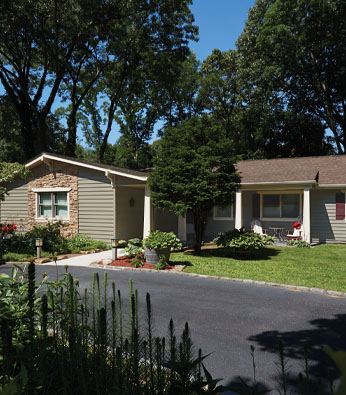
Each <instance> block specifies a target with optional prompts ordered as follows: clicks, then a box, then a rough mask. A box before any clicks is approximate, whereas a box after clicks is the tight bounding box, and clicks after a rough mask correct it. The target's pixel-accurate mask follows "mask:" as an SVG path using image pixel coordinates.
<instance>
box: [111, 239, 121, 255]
mask: <svg viewBox="0 0 346 395" xmlns="http://www.w3.org/2000/svg"><path fill="white" fill-rule="evenodd" d="M111 246H112V259H113V261H114V260H115V259H117V258H118V246H119V240H118V239H117V238H115V237H113V238H112V239H111Z"/></svg>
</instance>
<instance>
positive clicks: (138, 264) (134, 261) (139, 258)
mask: <svg viewBox="0 0 346 395" xmlns="http://www.w3.org/2000/svg"><path fill="white" fill-rule="evenodd" d="M142 258H143V256H142V254H141V255H136V256H135V257H134V258H133V259H132V260H131V263H132V266H133V267H135V268H138V267H142V266H143V265H144V263H143V260H142Z"/></svg>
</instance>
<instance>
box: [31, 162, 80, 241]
mask: <svg viewBox="0 0 346 395" xmlns="http://www.w3.org/2000/svg"><path fill="white" fill-rule="evenodd" d="M52 170H53V171H51V170H50V169H49V167H48V166H47V165H46V164H42V165H39V166H37V167H35V168H33V169H32V170H31V173H32V178H31V179H30V181H29V183H28V229H29V230H30V229H32V227H33V226H34V225H43V224H44V223H46V221H42V220H41V221H37V220H36V219H35V217H36V196H35V195H36V194H35V192H33V191H32V188H71V190H70V191H69V193H68V198H69V216H70V220H69V222H64V226H63V230H62V233H63V235H64V236H65V237H71V236H73V235H75V234H76V233H78V177H77V174H78V168H77V166H73V165H70V164H68V163H60V162H54V163H53V169H52Z"/></svg>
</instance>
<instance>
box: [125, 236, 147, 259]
mask: <svg viewBox="0 0 346 395" xmlns="http://www.w3.org/2000/svg"><path fill="white" fill-rule="evenodd" d="M142 250H143V242H142V240H141V239H138V238H134V239H130V240H128V242H127V246H126V247H125V252H126V253H127V255H128V256H129V257H130V258H134V257H135V256H138V255H142Z"/></svg>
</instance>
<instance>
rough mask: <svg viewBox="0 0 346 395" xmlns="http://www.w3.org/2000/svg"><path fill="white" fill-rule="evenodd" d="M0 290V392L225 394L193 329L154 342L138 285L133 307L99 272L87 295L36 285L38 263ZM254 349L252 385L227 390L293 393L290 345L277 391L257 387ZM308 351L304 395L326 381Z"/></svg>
mask: <svg viewBox="0 0 346 395" xmlns="http://www.w3.org/2000/svg"><path fill="white" fill-rule="evenodd" d="M101 282H102V284H101ZM0 285H1V287H0V393H5V394H58V393H64V394H73V393H75V391H76V389H77V388H78V391H79V393H81V394H122V395H127V394H133V395H135V394H143V395H149V394H162V395H165V394H167V395H173V394H181V395H188V394H189V395H194V394H196V395H197V394H219V393H220V392H221V391H223V390H225V389H226V388H223V387H222V386H219V385H218V382H219V381H220V379H213V378H212V376H211V375H210V373H209V372H208V370H207V369H206V367H205V365H204V363H205V358H206V357H207V356H203V355H202V351H201V350H200V349H199V350H198V351H197V352H196V353H195V352H194V347H193V344H192V341H191V336H190V330H189V326H188V324H187V323H186V324H185V328H184V331H183V333H182V335H181V338H180V340H178V338H177V337H176V334H175V330H174V324H173V321H172V320H170V322H169V325H168V337H167V339H166V338H160V337H156V336H155V332H154V328H153V315H152V307H151V301H150V296H149V294H147V295H146V317H145V320H144V322H143V321H142V320H141V317H140V314H139V310H138V303H139V301H138V298H139V297H138V292H137V291H136V290H134V288H133V284H132V282H131V281H130V293H129V296H130V297H129V300H128V301H126V300H124V299H123V298H122V295H121V293H120V291H119V290H116V288H115V284H114V283H112V284H111V286H110V287H109V284H108V282H107V272H105V273H104V279H103V281H100V278H99V275H98V274H97V273H96V274H95V273H94V274H93V280H92V286H91V290H87V289H85V290H80V289H79V285H78V280H77V279H74V278H73V277H72V275H71V274H69V273H68V272H66V273H64V274H62V275H58V274H57V278H56V280H54V281H51V280H50V279H49V278H48V277H47V275H44V276H43V278H42V279H41V280H40V281H35V265H34V264H33V263H31V264H30V265H28V271H27V272H26V269H25V268H24V269H23V268H20V267H18V266H13V270H12V273H11V275H7V274H4V273H0ZM108 288H110V292H107V290H108ZM126 302H127V303H126ZM125 306H126V311H127V307H128V309H129V310H128V313H126V311H125ZM254 350H255V349H254V347H253V346H251V357H252V366H253V381H252V382H248V381H244V380H242V379H240V382H239V383H237V384H232V385H231V387H228V388H227V389H230V390H231V391H233V393H235V394H264V393H267V392H271V393H279V394H288V393H289V386H288V384H287V380H286V377H287V374H288V370H287V361H286V358H285V350H284V347H283V345H282V344H281V343H280V344H279V346H278V356H279V358H278V360H277V362H276V363H275V364H276V367H277V368H278V370H279V374H280V388H279V389H277V392H276V391H275V392H274V391H268V390H265V391H264V390H263V389H262V388H260V386H259V385H258V384H257V378H256V362H255V356H254ZM307 350H308V348H307V346H306V348H304V360H303V361H302V364H303V365H304V370H303V372H302V373H301V374H299V376H298V377H297V383H296V386H297V388H299V394H302V395H307V394H311V393H322V392H321V388H322V384H321V382H320V380H319V379H318V380H317V381H316V380H315V379H313V378H312V377H311V375H310V374H309V361H308V357H307V355H308V351H307ZM327 352H328V354H329V355H330V357H331V358H332V359H334V360H335V361H336V363H337V364H338V365H339V366H341V367H342V365H343V364H345V362H346V353H340V352H333V350H331V349H328V350H327ZM249 363H251V361H249ZM326 382H327V381H325V383H326ZM325 383H324V384H323V385H325ZM344 385H345V381H344V377H342V379H341V385H340V388H339V391H335V388H334V379H333V376H332V375H330V377H329V383H328V389H327V390H326V391H324V392H323V393H324V394H336V395H341V394H343V393H344V392H342V390H343V386H344ZM323 388H326V387H325V386H324V387H323Z"/></svg>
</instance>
